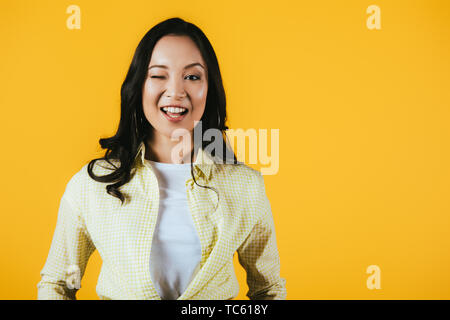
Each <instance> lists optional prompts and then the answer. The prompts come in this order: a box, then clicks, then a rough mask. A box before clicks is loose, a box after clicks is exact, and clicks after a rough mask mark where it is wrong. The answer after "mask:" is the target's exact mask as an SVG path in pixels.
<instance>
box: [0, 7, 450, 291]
mask: <svg viewBox="0 0 450 320" xmlns="http://www.w3.org/2000/svg"><path fill="white" fill-rule="evenodd" d="M71 4H76V5H78V6H79V7H80V9H81V29H79V30H76V29H75V30H69V29H68V28H67V27H66V20H67V18H68V17H69V14H67V13H66V9H67V7H68V6H69V5H71ZM372 4H375V5H377V6H379V8H380V10H381V29H380V30H369V29H368V28H367V26H366V20H367V18H368V17H369V14H367V13H366V9H367V7H368V6H370V5H372ZM171 17H181V18H183V19H186V20H187V21H189V22H193V23H195V24H196V25H198V26H199V27H200V28H201V29H202V30H203V31H204V32H205V34H206V35H207V36H208V38H209V40H210V41H211V43H212V45H213V47H214V49H215V51H216V54H217V57H218V60H219V64H220V67H221V71H222V76H223V81H224V86H225V90H226V93H227V107H228V117H229V122H228V125H229V127H230V128H243V129H249V128H256V129H259V128H261V129H268V130H270V129H279V130H280V131H279V133H280V143H279V146H280V150H279V154H280V168H279V172H278V174H276V175H270V176H269V175H267V176H265V183H266V190H267V195H268V197H269V199H270V201H271V205H272V211H273V216H274V220H275V226H276V234H277V242H278V247H279V252H280V257H281V275H282V277H284V278H286V280H287V291H288V297H287V298H288V299H450V274H449V270H450V236H449V230H450V217H449V210H450V201H449V199H450V198H449V194H450V170H449V164H450V152H449V142H450V130H449V121H450V90H449V88H450V63H449V61H450V40H449V39H450V2H449V1H446V0H442V1H436V0H435V1H426V0H422V1H402V0H396V1H385V0H383V1H382V0H374V1H363V0H353V1H332V0H330V1H286V0H279V1H241V0H240V1H234V0H233V1H231V0H227V1H209V0H205V1H184V0H183V1H167V2H165V1H149V0H145V1H134V0H128V1H87V0H74V1H72V0H71V1H63V0H59V1H48V0H47V1H44V0H39V1H31V0H30V1H24V0H21V1H12V0H3V1H2V2H1V4H0V26H1V27H0V39H1V43H2V44H1V59H0V74H1V78H0V85H1V89H0V90H1V94H0V106H1V125H0V137H1V148H2V150H1V157H0V166H1V169H2V170H1V171H2V182H1V183H0V193H1V199H2V201H1V203H0V212H1V215H2V216H1V218H2V222H1V229H0V250H1V251H0V256H1V266H0V299H36V297H37V288H36V285H37V283H38V282H39V280H40V275H39V272H40V270H41V269H42V267H43V265H44V263H45V261H46V258H47V254H48V250H49V248H50V243H51V240H52V237H53V232H54V228H55V225H56V218H57V210H58V206H59V200H60V198H61V196H62V194H63V192H64V189H65V186H66V184H67V182H68V181H69V179H70V177H71V176H72V175H73V174H74V173H75V172H77V171H78V170H79V169H80V168H81V166H82V165H83V164H85V163H86V162H87V161H89V160H91V159H93V158H94V157H99V156H101V155H102V154H103V151H102V150H101V149H100V146H99V144H98V139H99V138H101V137H108V136H111V135H112V134H114V132H115V130H116V128H117V125H118V121H119V114H120V86H121V84H122V81H123V79H124V77H125V74H126V71H127V69H128V67H129V64H130V62H131V58H132V55H133V53H134V50H135V48H136V46H137V44H138V42H139V41H140V39H141V38H142V37H143V35H144V34H145V33H146V32H147V31H148V30H149V29H150V28H151V27H152V26H154V25H155V24H157V23H159V22H161V21H162V20H165V19H167V18H171ZM251 166H252V167H254V168H257V169H258V168H260V166H259V165H251ZM235 262H236V274H237V276H238V279H239V282H240V284H241V291H240V294H239V296H238V297H237V298H240V299H243V298H245V294H246V292H247V286H246V284H245V272H244V271H243V269H242V268H241V267H240V266H239V264H238V263H237V259H236V260H235ZM370 265H377V266H378V267H379V268H380V281H381V288H380V289H372V290H371V289H368V287H367V285H366V281H367V278H368V277H369V274H367V273H366V269H367V267H368V266H370ZM100 266H101V257H100V256H99V255H98V252H95V253H94V254H93V256H92V257H91V259H90V261H89V263H88V267H87V269H86V274H85V276H84V278H83V280H82V283H81V285H82V288H81V289H80V291H79V292H78V295H77V296H78V299H98V297H97V295H96V292H95V286H96V282H97V277H98V274H99V271H100Z"/></svg>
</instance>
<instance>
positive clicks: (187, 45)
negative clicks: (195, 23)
mask: <svg viewBox="0 0 450 320" xmlns="http://www.w3.org/2000/svg"><path fill="white" fill-rule="evenodd" d="M192 62H200V63H202V64H203V65H205V64H204V61H203V58H202V55H201V53H200V50H199V49H198V48H197V45H196V44H195V42H194V41H192V39H191V38H189V37H188V36H175V35H167V36H164V37H162V38H161V39H159V40H158V42H157V43H156V45H155V47H154V48H153V52H152V56H151V59H150V64H152V63H155V64H166V65H168V66H171V67H177V66H181V67H184V66H185V65H186V64H187V63H192Z"/></svg>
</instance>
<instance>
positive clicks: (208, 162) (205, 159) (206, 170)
mask: <svg viewBox="0 0 450 320" xmlns="http://www.w3.org/2000/svg"><path fill="white" fill-rule="evenodd" d="M145 147H146V146H145V143H144V142H141V144H140V145H139V147H138V152H137V155H136V161H137V162H138V163H139V164H140V165H142V166H145ZM214 163H215V162H214V160H213V158H212V157H211V156H210V155H209V154H208V153H207V152H205V151H204V150H203V149H202V148H198V149H197V157H196V159H195V161H194V163H193V170H194V173H195V174H196V175H197V176H199V177H201V176H203V177H204V178H206V180H209V179H210V177H211V172H212V167H213V165H214Z"/></svg>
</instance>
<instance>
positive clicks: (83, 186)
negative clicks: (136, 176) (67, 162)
mask: <svg viewBox="0 0 450 320" xmlns="http://www.w3.org/2000/svg"><path fill="white" fill-rule="evenodd" d="M111 162H112V163H113V164H114V165H116V166H118V163H117V161H114V160H113V161H111ZM90 163H91V162H88V163H85V164H83V165H82V166H81V168H79V169H78V170H77V171H75V173H74V174H72V176H71V177H70V179H69V181H68V182H67V185H66V189H65V193H64V195H65V196H66V197H69V198H72V199H74V200H79V199H80V198H82V197H83V196H85V195H88V194H89V193H90V192H92V191H93V188H99V187H102V188H104V187H105V185H104V183H101V182H98V181H96V180H94V179H93V178H92V177H91V174H90V173H93V174H94V175H95V176H104V175H107V174H110V173H112V172H114V170H115V168H114V167H113V166H111V164H109V163H107V162H106V160H103V159H101V160H97V161H95V162H93V163H92V165H90Z"/></svg>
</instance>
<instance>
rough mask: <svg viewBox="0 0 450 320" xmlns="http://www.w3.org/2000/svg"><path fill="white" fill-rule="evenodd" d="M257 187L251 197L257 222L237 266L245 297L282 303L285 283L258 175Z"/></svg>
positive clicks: (240, 249) (265, 199) (271, 219)
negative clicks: (242, 275) (242, 277)
mask: <svg viewBox="0 0 450 320" xmlns="http://www.w3.org/2000/svg"><path fill="white" fill-rule="evenodd" d="M256 186H257V189H256V194H254V195H252V196H254V197H255V199H256V207H257V210H259V213H258V214H259V219H258V222H257V223H256V224H255V226H254V227H253V229H252V231H251V232H250V234H249V236H248V237H247V238H246V240H245V241H244V242H243V243H242V245H241V246H240V247H239V248H238V250H237V251H238V259H239V263H240V264H241V265H242V266H243V267H244V269H245V270H246V272H247V284H248V287H249V291H248V293H247V296H248V297H249V298H250V299H251V300H284V299H286V280H285V279H283V278H281V277H280V257H279V255H278V248H277V244H276V237H275V226H274V221H273V217H272V210H271V207H270V203H269V199H268V198H267V196H266V192H265V187H264V179H263V177H262V175H261V173H259V174H258V178H257V182H256Z"/></svg>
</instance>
